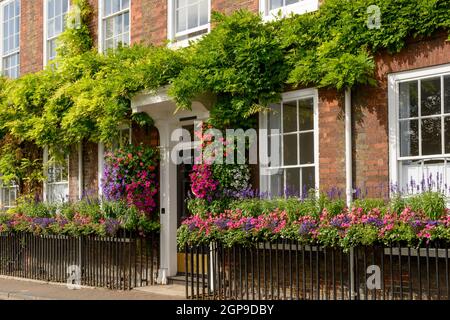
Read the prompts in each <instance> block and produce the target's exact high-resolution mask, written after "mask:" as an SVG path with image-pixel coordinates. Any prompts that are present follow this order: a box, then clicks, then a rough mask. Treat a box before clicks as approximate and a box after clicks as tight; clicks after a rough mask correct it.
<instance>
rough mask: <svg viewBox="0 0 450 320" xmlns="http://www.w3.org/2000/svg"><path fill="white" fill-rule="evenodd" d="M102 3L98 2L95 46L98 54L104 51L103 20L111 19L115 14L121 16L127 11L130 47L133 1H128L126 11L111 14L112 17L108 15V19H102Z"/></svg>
mask: <svg viewBox="0 0 450 320" xmlns="http://www.w3.org/2000/svg"><path fill="white" fill-rule="evenodd" d="M103 3H104V0H98V15H97V16H98V38H97V46H98V52H100V53H103V50H104V46H103V42H104V39H103V36H104V33H105V31H104V30H103V29H104V28H103V26H104V24H103V22H104V19H105V18H108V17H113V16H114V15H115V14H119V13H120V14H122V13H125V12H127V11H128V14H129V19H130V21H129V23H130V31H129V42H130V45H131V39H132V36H131V35H132V30H133V23H132V21H133V20H132V18H133V17H132V15H131V14H132V11H133V10H132V6H133V1H132V0H130V6H129V8H128V9H126V10H121V11H120V12H117V13H115V14H112V15H109V16H108V17H103V12H104V7H103Z"/></svg>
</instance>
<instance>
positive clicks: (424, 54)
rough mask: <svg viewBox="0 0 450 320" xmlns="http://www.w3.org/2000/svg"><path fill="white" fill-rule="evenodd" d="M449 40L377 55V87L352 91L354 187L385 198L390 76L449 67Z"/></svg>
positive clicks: (442, 37)
mask: <svg viewBox="0 0 450 320" xmlns="http://www.w3.org/2000/svg"><path fill="white" fill-rule="evenodd" d="M446 39H447V37H446V36H445V35H436V36H435V37H433V38H430V39H427V40H426V41H415V42H411V43H409V44H408V46H407V47H406V48H404V49H403V50H402V51H401V52H400V53H398V54H394V55H391V54H389V53H387V52H383V53H380V54H378V55H377V56H376V64H377V67H376V73H375V74H376V78H377V81H378V86H377V87H370V86H361V87H358V88H355V89H354V90H353V110H354V112H353V113H354V115H353V119H354V121H353V143H354V145H353V156H354V159H353V160H354V184H355V186H357V187H362V188H366V187H367V188H368V190H369V193H370V195H371V196H376V197H378V196H384V195H385V194H386V192H387V191H388V185H389V141H388V83H387V81H388V74H389V73H395V72H399V71H405V70H412V69H418V68H423V67H429V66H435V65H439V64H445V63H450V43H449V42H447V41H446ZM380 189H383V190H382V191H380Z"/></svg>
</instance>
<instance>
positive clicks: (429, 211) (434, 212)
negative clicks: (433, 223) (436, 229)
mask: <svg viewBox="0 0 450 320" xmlns="http://www.w3.org/2000/svg"><path fill="white" fill-rule="evenodd" d="M406 205H407V206H409V207H411V209H412V210H413V211H417V212H419V211H423V213H425V215H426V216H427V217H428V218H430V219H433V220H437V219H439V218H440V217H441V216H442V215H443V214H444V212H445V209H446V198H445V195H444V194H442V193H440V192H431V191H427V192H423V193H421V194H418V195H415V196H412V197H411V198H407V199H406Z"/></svg>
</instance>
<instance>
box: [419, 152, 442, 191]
mask: <svg viewBox="0 0 450 320" xmlns="http://www.w3.org/2000/svg"><path fill="white" fill-rule="evenodd" d="M444 166H445V161H444V160H440V159H437V160H428V161H424V164H423V174H424V178H425V184H426V187H427V190H432V191H440V190H442V189H443V185H444Z"/></svg>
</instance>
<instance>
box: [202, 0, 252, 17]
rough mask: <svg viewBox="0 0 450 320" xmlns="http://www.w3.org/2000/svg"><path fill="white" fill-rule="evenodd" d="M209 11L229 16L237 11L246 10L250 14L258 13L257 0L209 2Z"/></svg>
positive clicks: (218, 0) (216, 0)
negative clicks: (250, 12)
mask: <svg viewBox="0 0 450 320" xmlns="http://www.w3.org/2000/svg"><path fill="white" fill-rule="evenodd" d="M211 9H212V10H213V11H220V12H224V13H226V14H229V13H231V12H233V11H236V10H239V9H247V10H250V11H252V12H258V11H259V1H258V0H232V1H230V0H211Z"/></svg>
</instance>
